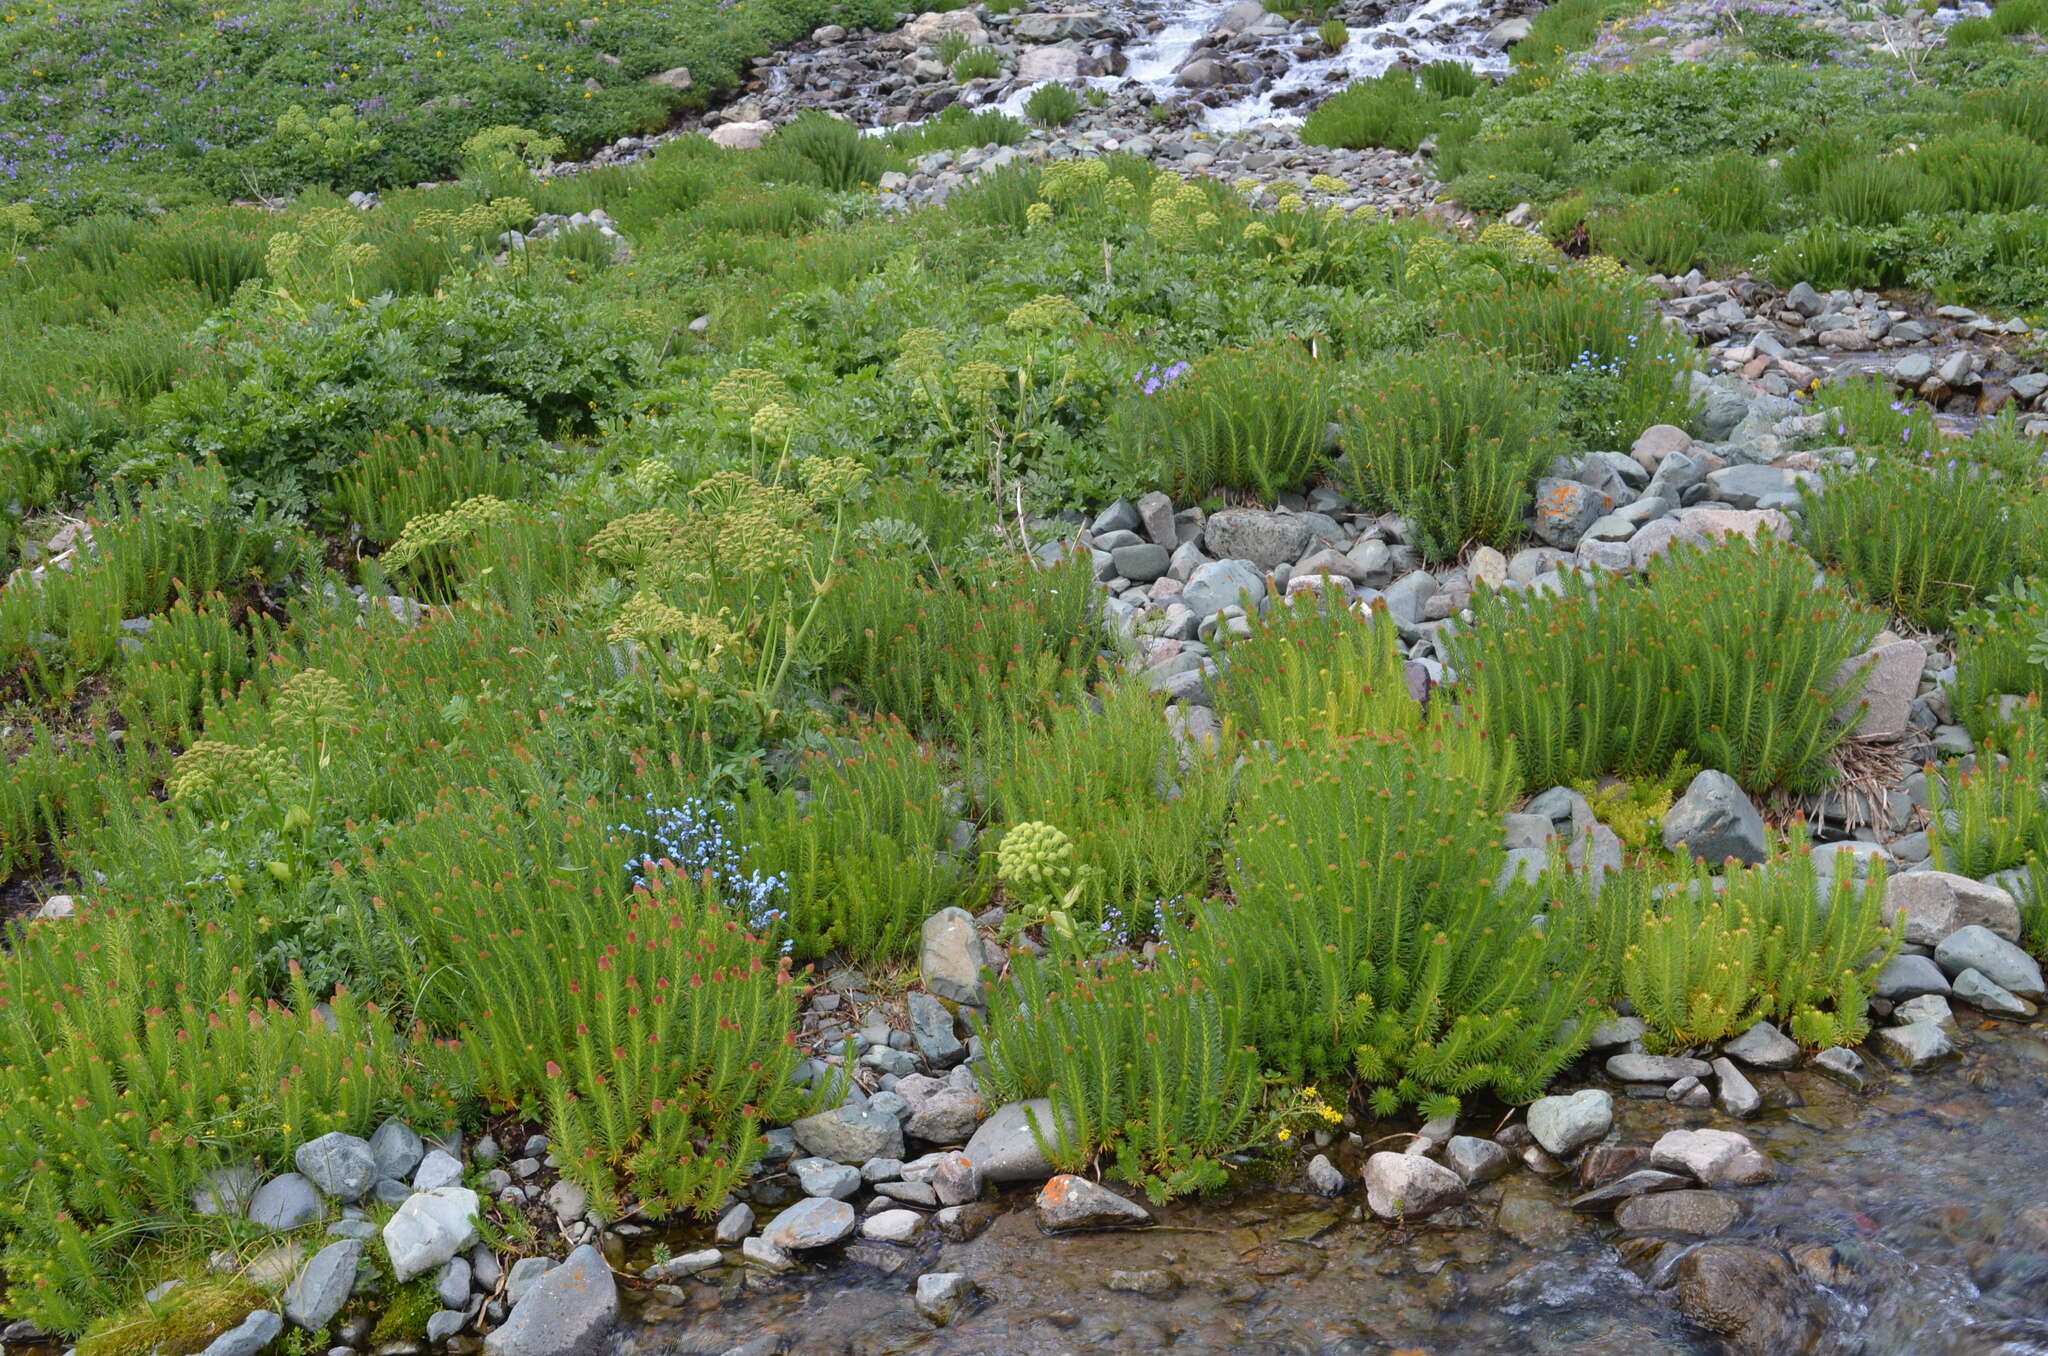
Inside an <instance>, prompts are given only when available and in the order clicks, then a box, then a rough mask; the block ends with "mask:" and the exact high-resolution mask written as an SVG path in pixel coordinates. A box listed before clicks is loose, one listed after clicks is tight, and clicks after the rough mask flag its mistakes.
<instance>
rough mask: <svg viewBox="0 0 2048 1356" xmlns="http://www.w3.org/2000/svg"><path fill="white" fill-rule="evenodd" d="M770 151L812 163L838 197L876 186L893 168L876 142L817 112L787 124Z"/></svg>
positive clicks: (808, 112) (852, 127)
mask: <svg viewBox="0 0 2048 1356" xmlns="http://www.w3.org/2000/svg"><path fill="white" fill-rule="evenodd" d="M769 149H770V150H771V151H781V152H783V153H784V154H787V155H793V156H796V157H798V158H800V159H802V160H805V161H808V162H809V163H810V164H811V165H812V166H814V167H815V168H816V170H817V174H818V182H819V183H821V184H823V185H824V186H825V187H826V188H829V189H831V190H832V191H833V192H835V193H844V192H846V191H848V190H849V189H855V188H861V187H865V186H866V185H868V184H872V183H874V182H875V180H877V179H879V178H881V177H882V174H883V172H884V171H885V170H887V169H888V168H889V163H888V158H887V156H886V155H885V154H884V153H883V151H882V147H881V145H880V143H879V142H877V141H876V140H875V138H873V137H870V136H864V135H862V133H861V130H860V129H859V128H858V127H855V126H854V125H853V124H852V123H850V122H847V121H845V120H844V119H842V118H835V117H833V116H832V115H831V114H829V113H823V112H820V111H818V110H817V109H806V110H805V111H804V112H802V113H799V114H797V116H796V117H794V118H792V119H790V121H788V122H786V123H784V124H783V125H782V126H781V127H780V128H778V129H777V130H776V133H775V136H774V137H773V139H772V140H771V141H770V143H769Z"/></svg>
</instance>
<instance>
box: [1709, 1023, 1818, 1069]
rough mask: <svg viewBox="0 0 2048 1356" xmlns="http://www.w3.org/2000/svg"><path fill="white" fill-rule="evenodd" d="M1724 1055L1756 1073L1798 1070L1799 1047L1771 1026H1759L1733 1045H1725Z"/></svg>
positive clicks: (1741, 1036) (1722, 1049) (1722, 1046)
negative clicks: (1755, 1070) (1737, 1060)
mask: <svg viewBox="0 0 2048 1356" xmlns="http://www.w3.org/2000/svg"><path fill="white" fill-rule="evenodd" d="M1721 1053H1723V1054H1725V1055H1731V1056H1733V1057H1734V1058H1736V1059H1739V1060H1741V1061H1742V1062H1743V1063H1744V1064H1747V1065H1748V1066H1749V1067H1750V1068H1752V1069H1796V1068H1798V1067H1799V1045H1798V1043H1797V1042H1796V1041H1794V1040H1793V1039H1792V1038H1791V1037H1790V1036H1787V1035H1786V1034H1785V1033H1784V1032H1782V1031H1780V1030H1778V1028H1777V1027H1775V1026H1772V1025H1771V1024H1770V1023H1769V1022H1758V1023H1757V1024H1756V1025H1755V1026H1752V1027H1751V1028H1750V1029H1749V1030H1747V1031H1745V1032H1743V1033H1742V1034H1741V1035H1740V1036H1737V1037H1736V1038H1735V1039H1734V1040H1732V1041H1723V1042H1722V1043H1721Z"/></svg>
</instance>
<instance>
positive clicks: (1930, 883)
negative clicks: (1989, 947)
mask: <svg viewBox="0 0 2048 1356" xmlns="http://www.w3.org/2000/svg"><path fill="white" fill-rule="evenodd" d="M1884 911H1885V914H1886V916H1887V917H1889V918H1894V919H1896V918H1898V917H1900V916H1901V915H1903V916H1904V918H1905V922H1906V942H1907V944H1908V945H1911V946H1938V945H1940V944H1941V943H1942V942H1943V941H1944V940H1946V939H1947V937H1948V935H1949V934H1950V933H1952V932H1957V931H1960V930H1961V929H1963V928H1966V927H1969V926H1971V925H1972V924H1975V925H1977V926H1980V927H1984V928H1988V929H1989V930H1990V931H1992V932H1994V933H1996V934H1997V935H1998V936H2000V937H2003V938H2004V939H2005V940H2007V941H2009V942H2016V941H2018V940H2019V935H2020V908H2019V905H2018V904H2017V903H2015V902H2014V900H2013V897H2012V896H2011V895H2009V894H2007V893H2006V892H2005V891H2003V890H2001V889H1998V888H1997V887H1996V886H1992V885H1983V884H1980V883H1978V882H1977V881H1974V880H1971V879H1970V878H1969V877H1968V876H1957V875H1951V874H1950V873H1949V872H1946V871H1909V872H1906V873H1904V874H1902V875H1897V876H1893V877H1891V878H1890V879H1889V880H1887V881H1886V882H1885V888H1884Z"/></svg>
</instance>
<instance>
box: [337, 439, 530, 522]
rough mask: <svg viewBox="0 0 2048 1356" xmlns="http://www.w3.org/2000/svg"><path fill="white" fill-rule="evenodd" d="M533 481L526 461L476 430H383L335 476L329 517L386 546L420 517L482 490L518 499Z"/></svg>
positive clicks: (481, 492) (470, 497) (475, 494)
mask: <svg viewBox="0 0 2048 1356" xmlns="http://www.w3.org/2000/svg"><path fill="white" fill-rule="evenodd" d="M528 481H529V474H528V472H527V471H526V468H525V467H524V466H522V465H521V464H520V463H519V462H517V461H516V460H514V459H512V458H510V457H507V456H506V455H505V454H504V453H503V452H502V451H500V450H499V449H497V448H494V447H492V446H490V445H489V444H488V443H486V442H485V440H484V439H482V438H481V437H478V436H477V435H475V434H463V435H456V434H451V433H449V432H448V431H447V430H445V429H436V428H428V429H401V430H397V431H393V432H378V433H373V434H371V435H370V437H369V438H368V439H367V440H366V442H365V444H364V446H363V450H362V451H361V452H360V453H358V454H357V455H356V459H355V460H354V461H353V462H351V463H349V464H348V466H347V467H345V468H344V469H343V470H341V471H340V472H339V473H338V474H336V476H335V477H334V483H333V487H332V489H330V490H329V492H328V494H327V496H326V510H325V516H326V517H328V519H329V520H330V521H333V522H335V523H338V524H342V525H346V526H347V527H348V528H349V529H350V530H352V531H353V532H354V533H355V535H356V536H358V537H359V538H361V539H362V540H363V541H365V542H368V543H371V544H372V545H375V546H388V545H390V544H391V543H392V542H395V541H397V540H398V537H399V534H400V533H401V532H403V531H404V530H405V525H406V524H407V523H409V522H412V521H413V520H414V519H416V518H420V517H423V516H425V515H427V514H430V513H439V512H442V511H443V510H445V509H451V508H453V507H455V505H457V504H459V503H461V502H462V501H463V500H465V499H474V498H476V497H477V496H479V495H491V496H494V497H496V498H499V499H508V500H509V499H517V498H520V497H521V494H522V492H523V491H524V490H525V488H526V486H527V484H528Z"/></svg>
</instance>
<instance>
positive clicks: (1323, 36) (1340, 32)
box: [1316, 19, 1351, 52]
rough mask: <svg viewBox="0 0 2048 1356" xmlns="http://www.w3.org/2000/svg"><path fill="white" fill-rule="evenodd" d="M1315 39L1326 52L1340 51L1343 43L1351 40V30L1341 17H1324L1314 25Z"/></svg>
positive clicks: (1342, 48)
mask: <svg viewBox="0 0 2048 1356" xmlns="http://www.w3.org/2000/svg"><path fill="white" fill-rule="evenodd" d="M1316 40H1317V41H1318V42H1320V43H1322V44H1323V50H1324V51H1326V52H1341V51H1343V50H1344V44H1346V43H1348V42H1350V41H1351V30H1350V29H1349V28H1347V27H1345V24H1344V21H1343V20H1342V19H1325V20H1323V21H1322V23H1320V24H1318V25H1317V26H1316Z"/></svg>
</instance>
